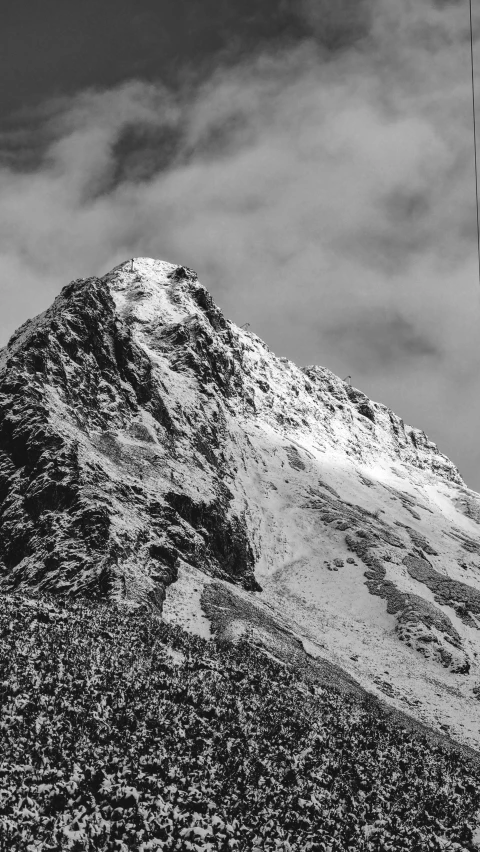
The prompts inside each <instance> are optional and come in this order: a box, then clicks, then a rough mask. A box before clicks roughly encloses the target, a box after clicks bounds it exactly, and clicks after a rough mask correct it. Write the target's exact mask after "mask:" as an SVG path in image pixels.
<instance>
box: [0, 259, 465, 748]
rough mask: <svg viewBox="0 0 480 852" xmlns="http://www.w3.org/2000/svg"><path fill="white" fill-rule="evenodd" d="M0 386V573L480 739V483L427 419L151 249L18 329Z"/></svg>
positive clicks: (78, 287) (67, 291)
mask: <svg viewBox="0 0 480 852" xmlns="http://www.w3.org/2000/svg"><path fill="white" fill-rule="evenodd" d="M0 399H1V409H0V578H1V585H2V587H3V588H4V589H7V590H8V589H13V588H20V589H24V590H27V589H29V588H33V589H36V590H43V591H55V592H61V593H72V594H79V593H83V594H88V595H92V596H102V595H106V596H109V597H111V598H112V599H114V600H117V601H123V602H125V603H126V604H129V605H132V606H133V605H138V604H143V605H147V606H149V607H154V608H157V609H159V610H162V608H163V614H164V617H165V618H167V619H169V620H173V621H178V622H179V623H181V624H182V625H183V626H186V627H187V628H189V629H191V630H196V631H199V632H203V633H204V634H207V635H208V633H209V631H210V630H211V629H214V630H216V631H217V632H220V633H223V634H224V635H229V636H231V637H235V636H240V635H246V636H249V637H250V639H251V641H254V642H256V643H257V644H261V645H263V647H264V648H266V649H267V650H268V652H269V653H272V654H274V655H281V653H284V651H285V648H284V646H285V643H286V645H287V646H288V645H289V643H290V647H294V648H296V649H301V651H302V653H303V654H304V655H305V656H306V657H308V658H309V659H312V658H317V659H318V660H320V661H326V664H329V665H330V666H331V671H337V672H338V671H342V672H344V673H345V677H346V678H347V679H348V678H349V677H350V678H351V679H352V683H353V681H354V680H356V681H358V682H359V683H360V684H361V685H362V686H363V687H365V688H367V689H368V690H370V691H371V692H374V693H377V694H378V695H381V696H382V697H383V698H385V700H386V701H387V702H388V703H390V704H391V705H392V706H394V707H396V708H398V709H399V710H403V711H405V712H407V713H409V714H410V715H413V716H414V717H416V718H417V719H420V720H422V721H424V722H426V723H427V724H428V725H429V726H431V727H433V728H434V729H438V730H443V731H449V732H450V733H451V734H452V735H453V736H454V737H455V738H457V739H459V740H460V741H462V742H465V743H468V744H470V745H473V746H474V747H478V746H479V744H480V723H479V721H478V720H479V716H480V714H479V710H480V707H479V703H478V698H477V695H478V696H480V660H479V659H478V656H477V655H478V654H479V653H480V527H479V523H480V497H479V495H477V494H475V493H474V492H472V491H470V490H469V489H468V488H466V486H465V484H464V483H463V481H462V479H461V477H460V475H459V473H458V471H457V469H456V468H455V466H454V465H453V464H452V462H450V461H449V460H448V459H447V458H446V457H445V456H444V455H442V454H441V453H440V452H439V450H438V449H437V447H436V446H435V444H433V443H432V442H431V441H429V440H428V438H427V437H426V435H425V434H424V433H423V432H421V431H420V430H418V429H412V428H411V427H409V426H406V425H405V424H404V422H403V421H402V420H401V419H400V418H399V417H397V416H396V415H395V414H394V413H393V412H392V411H390V410H389V409H388V408H387V407H386V406H384V405H381V404H379V403H375V402H372V401H371V400H369V399H368V398H367V397H366V396H365V395H364V394H363V393H361V391H359V390H357V389H355V388H353V387H350V386H349V385H348V384H346V383H345V382H344V381H342V380H341V379H339V378H338V377H336V376H335V375H333V374H332V373H331V372H330V371H329V370H326V369H323V368H321V367H306V368H302V369H300V368H298V367H296V366H295V365H294V364H292V363H291V362H289V361H288V360H286V359H285V358H277V357H276V356H275V355H274V354H273V353H272V352H271V351H270V350H269V348H268V347H267V346H266V345H265V343H263V342H262V341H261V340H260V339H259V338H258V337H256V336H255V335H254V334H252V333H250V332H248V331H245V330H242V329H240V328H238V327H236V326H235V325H234V324H233V323H231V322H229V321H228V320H226V319H225V318H224V317H223V315H222V313H221V312H220V310H219V309H218V308H217V307H216V306H215V304H214V303H213V301H212V298H211V296H210V295H209V294H208V292H207V291H206V290H205V289H204V288H203V287H202V286H201V285H200V284H199V282H198V280H197V277H196V275H195V273H194V272H192V271H191V270H189V269H186V268H185V267H182V266H175V265H172V264H169V263H164V262H161V261H157V260H151V259H148V258H137V259H134V260H133V261H128V262H126V263H123V264H121V265H120V266H118V267H116V268H115V269H114V270H112V271H111V272H110V273H108V274H107V275H105V276H104V277H103V278H89V279H80V280H77V281H74V282H72V283H71V284H69V285H68V286H67V287H65V288H64V289H63V291H62V293H61V295H60V296H59V297H58V298H57V299H56V301H55V302H54V304H53V306H52V307H51V308H50V309H49V310H48V311H46V312H45V313H44V314H41V315H40V316H39V317H37V318H36V319H34V320H29V321H27V322H26V323H25V324H24V325H23V326H22V327H21V328H20V329H18V330H17V332H16V333H15V334H14V336H13V337H12V339H11V340H10V341H9V343H8V345H7V347H5V348H4V349H3V350H2V351H1V352H0ZM282 643H283V644H282ZM282 648H283V651H282ZM295 653H297V651H295Z"/></svg>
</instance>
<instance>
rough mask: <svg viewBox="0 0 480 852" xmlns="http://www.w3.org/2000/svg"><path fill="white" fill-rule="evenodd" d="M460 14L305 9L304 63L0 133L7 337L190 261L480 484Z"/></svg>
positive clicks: (48, 112) (125, 93)
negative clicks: (153, 271)
mask: <svg viewBox="0 0 480 852" xmlns="http://www.w3.org/2000/svg"><path fill="white" fill-rule="evenodd" d="M464 12H465V10H464V9H463V8H461V6H460V4H458V3H455V2H450V3H445V2H444V3H439V2H437V3H433V2H430V0H416V2H415V3H413V2H411V0H402V2H398V0H395V2H394V0H372V2H368V3H367V2H365V3H361V2H359V3H356V4H353V3H352V2H347V0H344V2H343V3H337V5H333V3H327V2H326V0H319V2H316V3H315V2H314V0H311V2H305V4H304V5H303V6H302V13H303V14H304V15H306V16H307V17H308V20H309V21H310V25H311V27H312V30H313V32H314V35H315V38H313V39H311V40H309V41H307V42H305V43H303V44H301V45H299V46H297V47H296V48H295V49H293V48H290V49H288V50H286V49H285V50H282V51H281V52H273V53H270V54H267V53H262V54H261V55H257V56H254V57H252V56H250V57H249V59H248V61H245V62H243V63H241V64H238V65H237V66H235V67H233V68H229V69H225V68H223V69H218V71H217V72H216V73H215V74H213V75H212V76H211V77H210V79H209V80H208V81H207V82H202V83H201V84H199V85H198V86H196V87H194V88H193V87H192V86H191V84H190V87H188V88H187V87H186V88H185V89H184V90H183V91H181V92H179V93H176V94H175V95H174V94H173V93H171V92H169V91H168V90H166V89H165V87H164V86H162V85H160V84H154V83H148V84H147V83H145V82H142V81H132V82H130V83H126V84H124V85H122V86H118V87H116V88H114V89H110V90H104V91H92V90H89V91H84V92H80V93H79V94H77V95H76V96H75V97H72V98H70V99H61V100H57V101H53V102H50V103H49V104H45V105H43V106H42V107H41V108H39V109H38V110H37V111H36V112H35V114H30V115H27V116H23V117H22V120H21V121H19V123H18V126H17V127H16V128H12V130H11V131H10V133H9V134H5V135H4V137H3V138H0V147H1V148H3V150H4V152H5V156H4V157H3V159H2V160H0V162H2V166H1V168H0V286H1V287H2V290H3V291H4V292H5V293H7V295H8V303H7V308H6V310H5V312H4V315H3V317H2V319H1V321H0V322H1V333H2V334H3V336H4V339H5V338H6V336H7V334H8V333H9V332H11V331H12V330H13V327H14V326H15V325H18V324H20V322H22V321H23V320H24V319H25V318H26V316H27V315H28V314H30V315H31V314H32V313H35V312H37V311H38V310H40V309H42V308H43V307H46V306H47V304H48V303H49V302H50V301H51V300H52V298H53V296H54V295H55V294H56V292H58V290H59V289H60V287H61V286H63V284H65V282H66V281H68V280H70V279H72V278H75V277H79V276H87V275H89V274H93V273H95V274H101V273H102V272H105V271H106V270H108V269H109V268H111V267H112V266H113V265H114V264H115V263H117V262H119V261H121V260H123V259H125V258H127V257H131V256H134V255H151V256H156V257H163V258H165V259H169V260H172V261H178V262H181V263H185V264H187V265H189V266H192V267H193V268H196V269H197V271H198V272H199V274H200V276H201V279H202V281H203V282H204V283H205V285H206V286H207V287H208V288H209V289H210V290H211V291H212V293H213V295H214V296H215V298H216V299H217V301H218V302H219V303H220V305H221V306H222V308H223V309H224V310H225V312H226V313H227V314H228V315H229V316H230V317H232V318H233V319H234V320H236V321H237V322H245V321H246V320H248V321H250V322H251V324H252V328H253V329H254V330H255V331H256V332H257V333H259V334H260V335H261V336H262V337H264V339H266V341H267V342H268V343H269V345H270V346H271V347H272V348H273V349H274V350H276V351H278V353H279V354H286V355H288V356H289V357H292V358H293V359H294V360H296V361H297V362H303V363H312V362H317V363H323V364H325V365H326V366H329V367H330V368H332V369H334V370H335V371H337V372H339V373H341V374H342V375H344V374H346V373H353V374H354V382H355V384H357V386H361V387H362V388H363V389H364V390H365V391H366V392H367V393H369V394H370V395H372V396H373V397H374V398H378V399H381V400H383V401H384V402H387V403H388V404H390V405H391V406H392V407H394V408H395V409H397V410H398V412H399V413H400V414H401V415H402V416H404V417H405V419H407V420H410V421H413V423H414V425H419V426H421V427H423V428H426V429H427V431H428V432H430V433H432V437H433V438H435V439H438V440H439V441H440V442H441V444H442V447H443V448H444V449H446V450H447V451H448V452H450V454H451V455H452V456H453V457H454V458H455V459H459V460H460V462H462V465H463V467H465V465H467V466H468V467H469V471H468V474H467V475H468V478H469V479H470V481H471V482H472V481H474V482H477V483H478V484H479V485H480V462H479V460H478V459H477V457H476V455H475V453H476V450H475V447H476V440H477V439H476V434H475V432H476V429H475V428H472V429H471V432H469V433H468V435H467V437H466V436H465V431H466V426H465V424H466V423H475V425H476V422H477V420H478V415H479V413H480V412H479V409H480V403H477V402H476V400H477V399H480V395H479V393H478V391H479V387H478V383H479V380H478V366H479V364H478V360H479V359H478V346H477V338H478V327H477V324H478V320H479V316H478V314H479V311H478V297H477V290H476V287H477V286H478V285H477V283H476V258H475V223H474V194H473V189H472V177H473V173H472V141H471V124H470V122H471V111H470V109H471V108H470V101H469V97H470V93H469V75H468V40H467V37H468V31H467V30H466V27H465V14H464ZM327 24H328V27H330V35H329V36H328V39H330V41H329V44H328V45H327V41H328V39H326V37H325V31H326V30H325V27H327ZM322 27H323V29H322ZM328 27H327V28H328ZM335 27H337V29H338V33H337V35H335V32H334V31H335ZM340 31H341V32H340ZM342 33H343V35H342ZM327 48H328V50H327ZM334 48H335V49H334ZM15 134H17V135H16V136H15ZM19 134H20V135H19ZM15 139H16V140H17V142H15ZM19 139H21V144H17V143H18V140H19ZM39 140H40V141H39ZM16 150H18V151H19V152H20V153H19V156H18V159H17V160H15V157H14V154H15V151H16ZM472 459H475V461H472ZM470 469H471V471H470Z"/></svg>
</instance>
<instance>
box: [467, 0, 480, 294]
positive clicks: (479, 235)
mask: <svg viewBox="0 0 480 852" xmlns="http://www.w3.org/2000/svg"><path fill="white" fill-rule="evenodd" d="M469 6H470V58H471V66H472V111H473V148H474V153H475V201H476V204H477V256H478V280H479V282H480V211H479V205H478V158H477V118H476V109H475V70H474V56H473V15H472V0H469Z"/></svg>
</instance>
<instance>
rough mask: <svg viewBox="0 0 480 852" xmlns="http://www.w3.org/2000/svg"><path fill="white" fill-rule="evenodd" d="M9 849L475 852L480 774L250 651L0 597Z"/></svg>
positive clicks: (88, 609) (1, 833)
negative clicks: (459, 851) (412, 851)
mask: <svg viewBox="0 0 480 852" xmlns="http://www.w3.org/2000/svg"><path fill="white" fill-rule="evenodd" d="M0 602H1V607H0V661H1V664H0V665H1V675H0V694H1V699H2V716H1V721H0V730H1V737H0V749H1V753H0V778H1V783H0V838H1V843H0V848H1V849H2V852H7V850H8V852H17V850H18V852H24V851H25V852H33V850H38V852H46V850H55V852H57V850H58V852H60V850H67V849H68V850H73V852H87V850H88V851H89V850H109V852H110V850H111V852H114V850H115V852H118V851H119V850H120V852H137V850H147V849H158V850H169V852H170V850H172V852H173V850H176V852H187V850H192V852H213V850H222V852H227V850H232V849H234V850H239V851H240V852H260V850H262V852H267V850H272V852H273V850H275V852H308V850H311V852H347V850H351V852H353V850H355V852H363V850H372V852H373V850H395V849H397V850H402V852H407V850H415V851H416V852H420V850H422V852H423V850H439V852H440V850H449V849H457V850H458V849H467V850H472V849H475V848H477V847H476V846H475V845H474V843H473V841H472V831H474V829H475V815H476V813H477V811H478V807H479V805H480V770H479V768H478V766H477V765H474V764H473V763H472V762H470V761H469V760H468V759H467V758H466V757H465V756H463V755H461V754H460V753H458V752H455V751H451V750H450V751H449V752H447V751H444V750H442V749H441V748H440V747H434V746H432V745H431V743H430V742H428V741H427V740H426V739H424V738H423V737H422V736H421V735H419V734H415V733H412V732H408V731H406V730H403V729H401V728H399V727H393V726H391V725H390V724H389V721H388V718H387V717H386V716H385V715H383V714H382V712H381V711H379V709H378V708H377V707H375V705H373V704H371V703H369V702H365V701H364V702H359V701H358V700H355V699H354V698H348V697H346V696H345V695H341V694H340V693H338V692H336V691H335V690H334V689H330V688H322V689H319V690H315V689H313V688H312V687H311V686H309V685H308V684H306V683H305V682H304V681H302V679H301V677H299V676H298V675H297V674H295V673H292V672H291V671H289V670H288V668H287V667H284V666H282V665H280V664H278V663H276V662H275V661H273V660H271V659H269V658H268V657H266V656H265V655H264V654H263V653H260V652H258V651H256V650H254V649H252V648H251V647H250V646H248V645H245V644H240V645H238V646H220V645H218V644H216V643H213V642H207V641H205V640H203V639H201V638H199V637H196V636H192V635H190V634H187V633H185V632H183V631H182V630H181V629H180V628H178V627H172V626H169V625H167V624H165V623H164V622H161V621H160V620H159V619H158V617H153V616H151V615H148V614H147V613H145V612H144V611H141V610H136V611H133V612H132V611H130V612H129V611H128V610H126V609H125V608H116V607H111V606H105V605H89V604H87V603H86V602H85V601H76V602H73V601H65V602H63V603H61V602H60V601H59V600H58V599H56V600H54V601H53V600H52V599H43V600H42V599H37V600H34V599H32V598H25V597H21V596H20V595H15V596H2V597H1V601H0Z"/></svg>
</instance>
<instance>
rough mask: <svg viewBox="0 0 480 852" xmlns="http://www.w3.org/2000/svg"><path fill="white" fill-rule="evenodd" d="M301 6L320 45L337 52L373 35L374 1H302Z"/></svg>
mask: <svg viewBox="0 0 480 852" xmlns="http://www.w3.org/2000/svg"><path fill="white" fill-rule="evenodd" d="M299 6H300V11H301V13H302V14H303V15H304V16H305V19H306V21H307V22H308V24H309V25H310V26H311V27H312V29H313V32H314V34H315V37H316V38H317V39H318V41H319V42H320V43H321V44H323V45H324V46H325V47H327V48H328V49H330V50H338V49H341V48H345V47H346V46H348V45H352V44H354V43H355V42H357V41H358V40H359V39H362V38H365V36H367V35H368V34H369V33H370V30H371V26H372V20H373V14H374V6H375V0H301V3H300V4H299Z"/></svg>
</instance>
